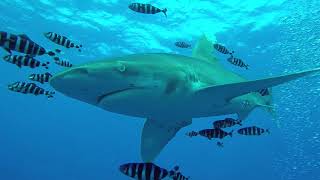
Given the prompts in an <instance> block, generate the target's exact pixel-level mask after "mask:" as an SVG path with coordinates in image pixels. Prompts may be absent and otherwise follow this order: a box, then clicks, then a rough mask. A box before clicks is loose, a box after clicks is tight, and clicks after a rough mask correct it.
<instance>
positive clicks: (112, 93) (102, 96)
mask: <svg viewBox="0 0 320 180" xmlns="http://www.w3.org/2000/svg"><path fill="white" fill-rule="evenodd" d="M135 89H144V88H143V87H127V88H123V89H118V90H114V91H111V92H107V93H105V94H102V95H101V96H98V98H97V104H100V103H101V101H102V100H103V99H104V98H107V97H110V96H113V95H115V94H119V93H123V92H127V91H130V90H135Z"/></svg>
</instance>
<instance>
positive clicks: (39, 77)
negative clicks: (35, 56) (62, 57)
mask: <svg viewBox="0 0 320 180" xmlns="http://www.w3.org/2000/svg"><path fill="white" fill-rule="evenodd" d="M51 77H52V75H51V74H50V73H48V72H46V73H44V74H31V75H30V76H29V79H30V80H32V81H37V82H40V83H41V84H43V83H45V82H49V80H50V78H51Z"/></svg>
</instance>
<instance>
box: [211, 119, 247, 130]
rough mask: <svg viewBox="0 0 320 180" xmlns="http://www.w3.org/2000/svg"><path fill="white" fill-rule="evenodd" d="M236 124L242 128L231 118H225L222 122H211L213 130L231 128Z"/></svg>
mask: <svg viewBox="0 0 320 180" xmlns="http://www.w3.org/2000/svg"><path fill="white" fill-rule="evenodd" d="M236 124H239V125H240V126H242V124H241V121H237V120H235V119H233V118H225V119H224V120H218V121H215V122H213V127H214V128H227V127H232V126H235V125H236Z"/></svg>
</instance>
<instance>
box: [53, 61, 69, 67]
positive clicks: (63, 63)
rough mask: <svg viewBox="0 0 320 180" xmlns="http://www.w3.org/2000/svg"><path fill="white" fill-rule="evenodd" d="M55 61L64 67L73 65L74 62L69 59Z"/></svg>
mask: <svg viewBox="0 0 320 180" xmlns="http://www.w3.org/2000/svg"><path fill="white" fill-rule="evenodd" d="M55 63H56V64H57V65H59V66H63V67H72V64H71V63H70V62H68V61H63V60H56V61H55Z"/></svg>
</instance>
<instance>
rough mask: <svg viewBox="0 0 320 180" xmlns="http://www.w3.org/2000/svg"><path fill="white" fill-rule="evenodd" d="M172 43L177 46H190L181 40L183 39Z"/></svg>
mask: <svg viewBox="0 0 320 180" xmlns="http://www.w3.org/2000/svg"><path fill="white" fill-rule="evenodd" d="M174 45H176V46H177V47H179V48H191V45H190V44H188V43H186V42H183V41H178V42H175V43H174Z"/></svg>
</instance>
